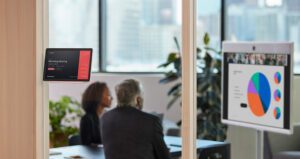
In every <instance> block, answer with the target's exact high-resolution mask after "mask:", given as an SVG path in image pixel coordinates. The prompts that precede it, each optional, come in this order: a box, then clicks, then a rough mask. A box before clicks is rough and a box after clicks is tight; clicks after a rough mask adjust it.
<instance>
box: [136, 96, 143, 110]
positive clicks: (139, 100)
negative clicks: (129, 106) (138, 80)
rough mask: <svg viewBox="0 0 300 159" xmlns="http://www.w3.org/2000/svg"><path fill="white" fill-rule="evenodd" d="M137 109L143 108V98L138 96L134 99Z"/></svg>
mask: <svg viewBox="0 0 300 159" xmlns="http://www.w3.org/2000/svg"><path fill="white" fill-rule="evenodd" d="M136 103H137V107H138V108H139V109H140V110H141V109H142V108H143V98H142V97H140V96H138V97H137V98H136Z"/></svg>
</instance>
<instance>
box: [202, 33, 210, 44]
mask: <svg viewBox="0 0 300 159" xmlns="http://www.w3.org/2000/svg"><path fill="white" fill-rule="evenodd" d="M209 41H210V38H209V35H208V33H205V34H204V38H203V42H204V44H205V45H209Z"/></svg>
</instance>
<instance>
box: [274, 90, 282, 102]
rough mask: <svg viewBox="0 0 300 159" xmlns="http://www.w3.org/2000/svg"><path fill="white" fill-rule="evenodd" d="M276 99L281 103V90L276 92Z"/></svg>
mask: <svg viewBox="0 0 300 159" xmlns="http://www.w3.org/2000/svg"><path fill="white" fill-rule="evenodd" d="M274 98H275V100H276V101H277V102H279V101H280V99H281V93H280V90H278V89H277V90H276V91H275V92H274Z"/></svg>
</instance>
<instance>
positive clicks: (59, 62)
mask: <svg viewBox="0 0 300 159" xmlns="http://www.w3.org/2000/svg"><path fill="white" fill-rule="evenodd" d="M91 60H92V49H47V50H46V57H45V66H44V81H89V80H90V74H91V73H90V72H91Z"/></svg>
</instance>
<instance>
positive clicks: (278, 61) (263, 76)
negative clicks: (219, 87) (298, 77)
mask: <svg viewBox="0 0 300 159" xmlns="http://www.w3.org/2000/svg"><path fill="white" fill-rule="evenodd" d="M223 56H224V57H223V59H224V76H223V78H224V79H223V82H224V84H223V91H224V95H223V98H224V99H223V119H226V120H230V121H237V122H243V123H248V124H255V125H261V126H267V127H274V128H281V129H289V128H290V125H289V124H290V121H289V120H290V114H289V109H290V99H289V98H290V91H289V87H290V71H291V70H290V55H289V54H272V53H224V55H223Z"/></svg>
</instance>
